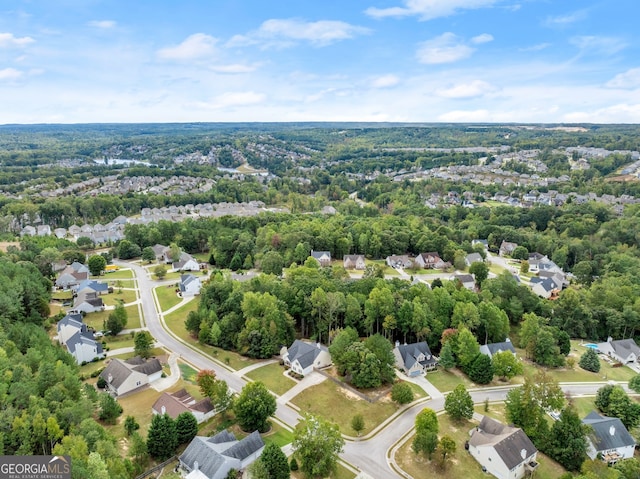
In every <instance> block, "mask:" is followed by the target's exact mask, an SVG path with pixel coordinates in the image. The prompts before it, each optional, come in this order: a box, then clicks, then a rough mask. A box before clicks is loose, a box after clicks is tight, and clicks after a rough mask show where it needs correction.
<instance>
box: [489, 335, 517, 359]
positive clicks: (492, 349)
mask: <svg viewBox="0 0 640 479" xmlns="http://www.w3.org/2000/svg"><path fill="white" fill-rule="evenodd" d="M503 351H509V352H511V353H513V355H514V356H515V355H516V349H515V348H514V347H513V344H512V343H511V341H510V340H509V338H507V339H506V340H505V341H504V342H502V343H489V344H483V345H482V346H480V353H482V354H485V355H487V356H489V357H490V358H492V357H493V355H494V354H496V353H501V352H503Z"/></svg>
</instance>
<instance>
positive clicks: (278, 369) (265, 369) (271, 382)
mask: <svg viewBox="0 0 640 479" xmlns="http://www.w3.org/2000/svg"><path fill="white" fill-rule="evenodd" d="M283 373H284V368H283V367H282V366H280V365H279V364H278V363H274V364H267V365H266V366H262V367H261V368H258V369H254V370H253V371H251V372H249V373H247V377H249V378H251V379H253V380H254V381H262V382H263V383H264V385H265V386H267V389H269V390H271V391H273V392H274V393H276V394H277V395H278V396H282V395H283V394H284V393H286V392H287V391H288V390H289V389H291V388H292V387H293V386H295V384H296V382H295V381H294V380H293V379H291V378H289V377H287V376H285V375H284V374H283Z"/></svg>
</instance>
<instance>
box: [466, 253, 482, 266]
mask: <svg viewBox="0 0 640 479" xmlns="http://www.w3.org/2000/svg"><path fill="white" fill-rule="evenodd" d="M473 263H484V259H483V258H482V255H481V254H480V253H471V254H468V255H467V256H466V257H465V258H464V264H466V265H467V266H471V265H472V264H473Z"/></svg>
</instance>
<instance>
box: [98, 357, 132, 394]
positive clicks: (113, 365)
mask: <svg viewBox="0 0 640 479" xmlns="http://www.w3.org/2000/svg"><path fill="white" fill-rule="evenodd" d="M130 375H131V370H130V369H129V368H128V367H127V366H126V365H125V364H124V362H122V361H120V360H119V359H117V358H114V359H112V360H111V362H110V363H109V364H108V365H107V367H106V368H104V371H102V372H101V373H100V377H101V378H103V379H104V380H105V381H107V382H108V383H109V384H110V385H111V386H113V387H114V388H116V389H118V388H119V387H120V386H122V383H124V382H125V380H126V379H127V378H128V377H129V376H130ZM109 376H111V381H109Z"/></svg>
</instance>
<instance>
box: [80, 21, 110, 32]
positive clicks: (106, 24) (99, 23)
mask: <svg viewBox="0 0 640 479" xmlns="http://www.w3.org/2000/svg"><path fill="white" fill-rule="evenodd" d="M87 25H89V26H90V27H94V28H101V29H104V30H108V29H110V28H114V27H115V26H116V22H115V21H113V20H93V21H91V22H89V23H87Z"/></svg>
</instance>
